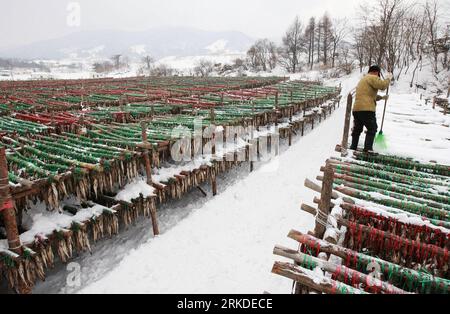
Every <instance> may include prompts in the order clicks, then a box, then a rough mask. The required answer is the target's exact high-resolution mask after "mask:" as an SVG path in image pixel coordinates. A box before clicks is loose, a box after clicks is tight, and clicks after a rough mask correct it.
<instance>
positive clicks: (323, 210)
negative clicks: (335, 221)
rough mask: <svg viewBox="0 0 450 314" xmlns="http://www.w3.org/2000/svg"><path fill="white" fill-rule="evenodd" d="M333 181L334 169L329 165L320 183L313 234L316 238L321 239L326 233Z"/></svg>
mask: <svg viewBox="0 0 450 314" xmlns="http://www.w3.org/2000/svg"><path fill="white" fill-rule="evenodd" d="M333 180H334V169H333V167H332V166H331V165H330V164H327V166H326V169H325V176H324V178H323V183H322V193H321V196H320V204H319V213H318V215H317V218H316V227H315V229H314V234H315V235H316V237H317V238H319V239H322V238H323V235H324V234H325V231H326V225H327V222H328V215H329V214H330V208H331V197H332V194H333Z"/></svg>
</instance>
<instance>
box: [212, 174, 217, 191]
mask: <svg viewBox="0 0 450 314" xmlns="http://www.w3.org/2000/svg"><path fill="white" fill-rule="evenodd" d="M211 188H212V193H213V196H216V195H217V178H216V170H215V169H214V168H211Z"/></svg>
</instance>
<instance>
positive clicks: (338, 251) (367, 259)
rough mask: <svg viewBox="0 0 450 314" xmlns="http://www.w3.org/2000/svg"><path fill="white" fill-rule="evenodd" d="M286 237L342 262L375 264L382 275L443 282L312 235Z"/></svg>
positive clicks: (449, 286) (298, 234) (295, 232)
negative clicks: (353, 259)
mask: <svg viewBox="0 0 450 314" xmlns="http://www.w3.org/2000/svg"><path fill="white" fill-rule="evenodd" d="M288 237H289V238H290V239H292V240H295V241H297V242H299V243H301V244H306V245H309V246H317V247H320V251H321V252H324V253H327V254H332V255H335V256H337V257H340V258H342V259H343V260H346V259H347V258H348V256H353V257H355V256H357V257H358V258H359V260H360V261H359V262H360V263H362V264H361V265H362V266H363V267H364V266H367V265H368V264H370V263H377V264H379V265H380V266H381V272H382V273H383V274H385V275H386V274H388V273H389V271H390V269H395V270H396V271H397V272H398V273H401V274H403V275H405V276H406V275H408V276H411V277H416V278H423V279H427V280H430V281H433V282H436V283H437V282H438V281H439V280H445V279H439V278H437V277H434V276H433V275H431V274H427V273H425V272H419V271H416V270H414V269H410V268H407V267H404V266H399V265H397V264H394V263H391V262H388V261H385V260H382V259H380V258H377V257H373V256H369V255H366V254H363V253H358V252H356V251H353V250H351V249H348V248H345V247H342V246H339V245H336V244H332V243H329V242H325V241H323V240H320V239H318V238H316V237H314V236H312V235H306V234H303V233H301V232H298V231H295V230H291V231H290V232H289V235H288ZM447 289H448V291H450V285H448V286H447Z"/></svg>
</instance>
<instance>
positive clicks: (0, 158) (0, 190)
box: [0, 147, 22, 255]
mask: <svg viewBox="0 0 450 314" xmlns="http://www.w3.org/2000/svg"><path fill="white" fill-rule="evenodd" d="M0 203H1V207H0V212H1V213H2V214H3V220H4V223H5V228H6V235H7V238H8V247H9V250H10V251H13V252H14V253H17V254H19V255H20V254H21V253H22V244H21V242H20V237H19V229H18V227H17V220H16V212H15V210H14V204H13V199H12V197H11V192H10V189H9V179H8V163H7V161H6V149H5V147H1V148H0Z"/></svg>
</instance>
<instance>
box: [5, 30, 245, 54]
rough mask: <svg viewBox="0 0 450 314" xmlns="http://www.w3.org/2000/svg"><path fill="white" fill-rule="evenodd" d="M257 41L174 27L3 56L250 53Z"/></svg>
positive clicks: (74, 38) (90, 36)
mask: <svg viewBox="0 0 450 314" xmlns="http://www.w3.org/2000/svg"><path fill="white" fill-rule="evenodd" d="M252 42H253V39H252V38H251V37H249V36H247V35H245V34H244V33H241V32H235V31H226V32H212V31H203V30H198V29H193V28H184V27H172V28H160V29H151V30H148V31H111V30H104V31H82V32H78V33H73V34H70V35H67V36H64V37H61V38H58V39H52V40H46V41H40V42H36V43H32V44H28V45H25V46H21V47H16V48H9V49H3V50H0V57H8V58H23V59H63V58H102V57H106V58H109V57H110V56H112V55H114V54H124V55H127V56H130V57H131V58H134V57H135V58H137V57H140V56H142V55H146V54H149V55H151V56H153V57H155V58H163V57H167V56H180V57H182V56H192V55H204V54H211V53H220V52H221V51H218V50H222V52H233V51H240V52H241V51H246V50H247V49H248V48H249V46H250V45H251V44H252Z"/></svg>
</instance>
